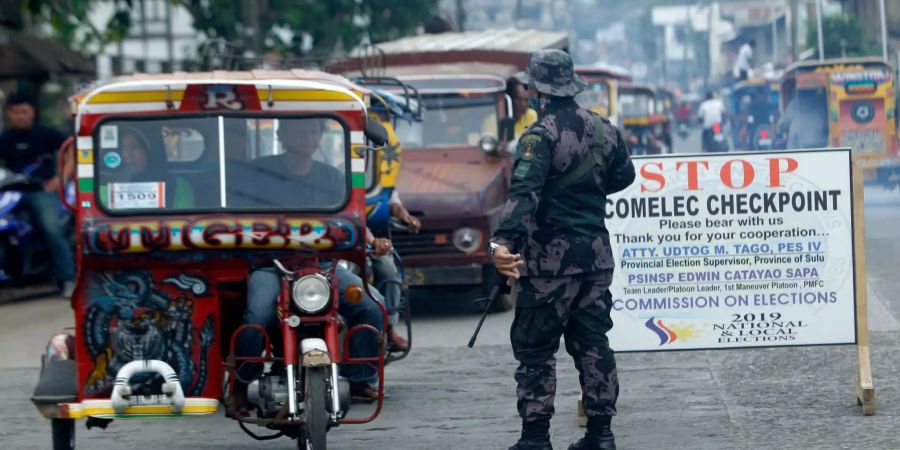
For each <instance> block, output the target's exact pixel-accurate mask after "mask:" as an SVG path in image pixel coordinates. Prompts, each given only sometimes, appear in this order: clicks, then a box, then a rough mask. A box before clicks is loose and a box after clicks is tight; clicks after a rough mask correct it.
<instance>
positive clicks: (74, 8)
mask: <svg viewBox="0 0 900 450" xmlns="http://www.w3.org/2000/svg"><path fill="white" fill-rule="evenodd" d="M103 1H104V0H0V26H3V27H5V28H10V29H13V30H16V31H21V30H25V29H26V28H28V27H29V25H30V26H32V27H37V26H40V25H50V28H51V29H52V30H53V33H52V37H54V38H56V39H58V40H60V41H61V42H64V43H66V44H67V45H69V46H70V47H72V48H73V49H76V50H81V51H84V50H86V49H88V48H89V47H91V46H96V47H103V46H104V45H106V44H108V43H110V42H114V41H117V40H120V39H122V38H123V37H125V36H126V34H127V33H128V29H129V27H130V26H131V14H130V12H129V11H130V9H131V7H132V6H134V5H133V3H134V0H105V2H106V3H111V4H113V5H114V6H115V8H114V13H113V15H112V17H111V18H110V19H109V21H108V22H107V23H106V24H104V26H103V27H102V28H98V27H95V26H94V24H92V23H91V22H90V20H88V16H89V13H90V11H91V9H92V8H93V7H94V6H96V5H97V4H98V3H101V2H103Z"/></svg>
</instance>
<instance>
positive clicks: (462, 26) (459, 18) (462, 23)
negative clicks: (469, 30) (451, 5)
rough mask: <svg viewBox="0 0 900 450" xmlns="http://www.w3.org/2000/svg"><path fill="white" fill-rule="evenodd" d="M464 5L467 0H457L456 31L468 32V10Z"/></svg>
mask: <svg viewBox="0 0 900 450" xmlns="http://www.w3.org/2000/svg"><path fill="white" fill-rule="evenodd" d="M463 3H465V0H456V31H465V30H466V9H465V7H464V5H463Z"/></svg>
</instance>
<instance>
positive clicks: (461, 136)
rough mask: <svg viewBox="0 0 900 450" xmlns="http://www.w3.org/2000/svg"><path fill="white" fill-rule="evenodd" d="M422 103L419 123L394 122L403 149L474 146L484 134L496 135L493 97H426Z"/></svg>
mask: <svg viewBox="0 0 900 450" xmlns="http://www.w3.org/2000/svg"><path fill="white" fill-rule="evenodd" d="M422 102H423V104H424V111H423V112H422V116H423V121H422V122H412V123H410V122H408V121H405V120H398V121H397V137H398V138H399V139H400V143H401V144H402V145H403V149H404V150H416V149H424V148H433V147H440V146H448V145H470V146H474V145H478V141H479V140H480V139H481V137H482V136H484V135H486V134H489V135H491V136H494V137H497V136H498V131H497V130H498V121H497V97H496V96H494V95H481V96H469V97H464V96H460V95H429V96H425V97H423V98H422Z"/></svg>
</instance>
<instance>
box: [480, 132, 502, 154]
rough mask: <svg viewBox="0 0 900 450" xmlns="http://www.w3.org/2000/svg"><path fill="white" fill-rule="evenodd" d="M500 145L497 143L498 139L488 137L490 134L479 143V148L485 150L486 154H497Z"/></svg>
mask: <svg viewBox="0 0 900 450" xmlns="http://www.w3.org/2000/svg"><path fill="white" fill-rule="evenodd" d="M499 144H500V142H499V141H497V138H495V137H493V136H491V135H488V134H486V135H484V136H482V137H481V139H480V140H479V141H478V146H479V147H481V149H482V150H484V152H485V153H493V152H496V151H497V146H498V145H499Z"/></svg>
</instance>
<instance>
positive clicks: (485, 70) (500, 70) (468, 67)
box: [346, 62, 518, 79]
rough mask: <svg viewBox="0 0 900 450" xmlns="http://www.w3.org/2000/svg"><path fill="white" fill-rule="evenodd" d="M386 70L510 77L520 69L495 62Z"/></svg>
mask: <svg viewBox="0 0 900 450" xmlns="http://www.w3.org/2000/svg"><path fill="white" fill-rule="evenodd" d="M383 70H384V73H385V74H386V75H387V76H392V77H397V78H401V79H402V78H403V77H405V76H410V75H434V76H435V78H454V77H456V76H459V75H485V76H499V77H501V78H509V77H511V76H512V75H513V74H514V73H516V72H517V71H518V68H516V66H514V65H511V64H493V63H481V62H471V63H448V64H420V65H415V66H400V65H398V66H388V67H386V68H385V69H383ZM346 75H347V76H349V77H351V78H352V77H354V76H359V75H360V73H359V71H351V72H347V73H346Z"/></svg>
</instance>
